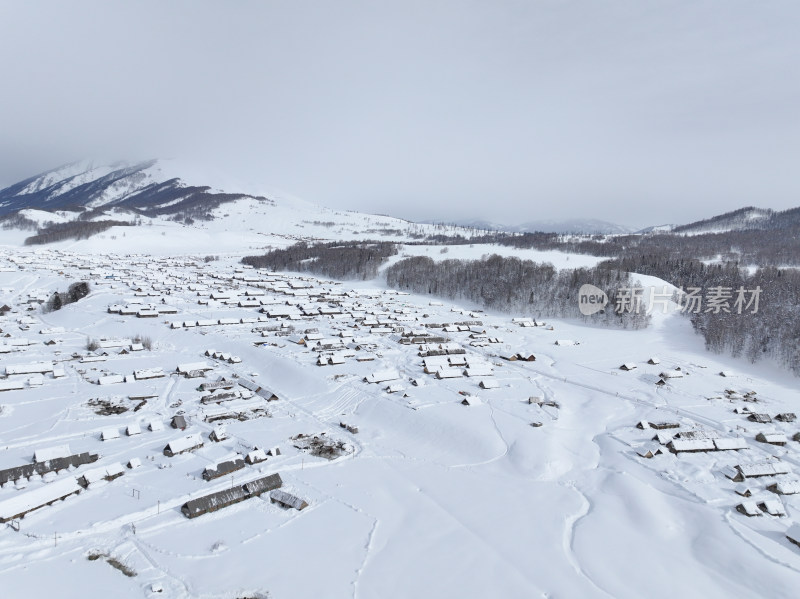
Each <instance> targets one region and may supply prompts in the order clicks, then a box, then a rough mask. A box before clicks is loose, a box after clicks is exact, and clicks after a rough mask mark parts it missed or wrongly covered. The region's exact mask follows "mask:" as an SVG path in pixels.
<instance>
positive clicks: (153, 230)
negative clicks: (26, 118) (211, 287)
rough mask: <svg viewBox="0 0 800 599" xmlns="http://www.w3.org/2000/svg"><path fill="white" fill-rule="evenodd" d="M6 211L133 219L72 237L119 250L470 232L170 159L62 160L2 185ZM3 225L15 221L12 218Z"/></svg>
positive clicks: (0, 201)
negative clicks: (332, 202) (257, 185)
mask: <svg viewBox="0 0 800 599" xmlns="http://www.w3.org/2000/svg"><path fill="white" fill-rule="evenodd" d="M4 215H5V216H7V217H10V216H12V215H15V216H17V217H21V219H17V225H18V228H23V229H26V228H27V229H30V228H31V227H33V226H34V225H36V226H38V227H43V226H45V225H47V224H48V223H49V224H64V223H68V222H70V221H76V222H77V221H78V220H79V219H82V220H95V221H97V220H114V221H124V222H129V223H131V224H135V225H137V226H135V227H124V228H114V229H112V230H109V231H108V232H106V233H105V234H104V235H103V236H102V237H93V238H91V239H89V240H85V241H86V242H85V243H84V242H79V245H78V248H76V249H80V248H84V247H85V249H101V250H109V249H112V247H113V249H117V250H119V251H135V250H137V249H141V248H142V247H148V248H153V249H154V251H159V249H161V250H164V251H169V252H174V251H183V252H192V251H198V252H199V251H231V250H232V249H233V248H236V249H247V250H249V249H254V248H262V247H264V246H266V245H275V244H278V245H285V244H288V243H294V242H296V241H301V240H303V241H314V240H339V239H379V238H380V239H390V240H408V239H411V238H420V237H425V236H428V235H434V234H445V235H448V234H461V235H464V236H465V237H469V236H471V235H473V234H474V231H471V230H469V229H465V228H462V227H452V226H443V225H431V224H416V223H412V222H409V221H406V220H403V219H399V218H393V217H389V216H379V215H371V214H363V213H358V212H350V211H343V210H334V209H330V208H326V207H323V206H320V205H317V204H314V203H312V202H308V201H306V200H302V199H299V198H296V197H293V196H290V195H288V194H285V193H280V192H275V191H272V190H261V189H259V190H254V189H252V188H250V187H248V186H247V185H242V184H240V183H237V182H235V181H230V180H229V179H227V178H226V177H225V176H224V175H222V176H221V175H219V174H218V173H214V172H212V171H209V170H207V169H200V168H197V167H193V166H192V165H187V164H184V163H181V162H179V161H176V160H157V161H156V160H151V161H147V162H140V163H135V164H129V163H114V164H103V165H97V164H94V163H91V162H78V163H74V164H70V165H66V166H63V167H60V168H58V169H54V170H52V171H48V172H47V173H43V174H40V175H37V176H35V177H31V178H29V179H26V180H25V181H22V182H20V183H18V184H16V185H12V186H10V187H7V188H6V189H4V190H0V217H2V216H4ZM7 226H12V227H13V226H14V222H10V223H8V224H7ZM18 237H20V236H19V235H10V236H9V238H7V239H6V240H5V241H6V243H12V244H13V243H16V242H17V238H18ZM154 237H161V238H167V239H154ZM22 239H24V236H23V237H22ZM123 240H125V241H123ZM111 241H114V242H115V243H113V244H111V243H110V242H111ZM72 243H73V242H71V241H67V242H61V245H62V246H63V245H71V244H72Z"/></svg>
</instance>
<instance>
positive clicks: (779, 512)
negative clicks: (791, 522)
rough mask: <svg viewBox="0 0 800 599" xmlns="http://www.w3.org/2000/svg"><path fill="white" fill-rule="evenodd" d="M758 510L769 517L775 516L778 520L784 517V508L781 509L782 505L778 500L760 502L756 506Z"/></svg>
mask: <svg viewBox="0 0 800 599" xmlns="http://www.w3.org/2000/svg"><path fill="white" fill-rule="evenodd" d="M758 508H759V509H760V510H761V511H762V512H766V513H767V514H769V515H770V516H777V517H778V518H782V517H783V516H785V515H786V508H784V507H783V503H781V502H780V500H778V499H767V500H765V501H762V502H760V503H759V504H758Z"/></svg>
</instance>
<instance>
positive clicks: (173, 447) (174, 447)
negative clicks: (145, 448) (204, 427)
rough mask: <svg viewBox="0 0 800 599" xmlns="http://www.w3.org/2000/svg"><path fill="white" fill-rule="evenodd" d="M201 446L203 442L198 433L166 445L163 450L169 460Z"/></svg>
mask: <svg viewBox="0 0 800 599" xmlns="http://www.w3.org/2000/svg"><path fill="white" fill-rule="evenodd" d="M202 446H203V440H202V439H201V438H200V433H194V434H191V435H186V436H185V437H181V438H180V439H175V440H174V441H170V442H169V443H167V446H166V447H165V448H164V455H165V456H167V457H169V458H171V457H173V456H176V455H178V454H181V453H186V452H187V451H192V450H194V449H198V448H200V447H202Z"/></svg>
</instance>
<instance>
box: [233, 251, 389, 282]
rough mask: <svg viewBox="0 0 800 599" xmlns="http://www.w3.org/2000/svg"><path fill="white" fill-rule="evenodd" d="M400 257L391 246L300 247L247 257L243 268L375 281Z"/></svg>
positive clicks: (243, 260) (244, 259)
mask: <svg viewBox="0 0 800 599" xmlns="http://www.w3.org/2000/svg"><path fill="white" fill-rule="evenodd" d="M396 253H397V246H396V245H395V244H393V243H387V242H346V243H342V242H338V243H337V242H335V243H318V244H313V245H308V244H306V243H296V244H295V245H292V246H290V247H288V248H285V249H281V250H273V251H271V252H268V253H266V254H264V255H262V256H245V257H244V258H243V259H242V263H243V264H249V265H250V266H253V267H254V268H265V269H267V270H275V271H292V272H310V273H313V274H317V275H322V276H325V277H330V278H332V279H342V280H348V279H361V280H367V279H374V278H375V277H376V276H377V275H378V270H379V269H380V267H381V265H383V264H384V262H386V260H388V259H389V258H390V257H391V256H394V255H395V254H396Z"/></svg>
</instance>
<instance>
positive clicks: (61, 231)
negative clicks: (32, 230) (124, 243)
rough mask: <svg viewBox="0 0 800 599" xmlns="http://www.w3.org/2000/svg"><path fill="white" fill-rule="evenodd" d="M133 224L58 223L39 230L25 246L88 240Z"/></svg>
mask: <svg viewBox="0 0 800 599" xmlns="http://www.w3.org/2000/svg"><path fill="white" fill-rule="evenodd" d="M127 226H131V223H128V222H125V221H119V220H95V221H70V222H67V223H56V224H52V225H49V226H47V227H44V228H42V229H39V231H38V232H37V233H36V235H32V236H30V237H28V238H26V239H25V245H41V244H45V243H55V242H57V241H64V240H67V239H88V238H89V237H91V236H92V235H97V234H98V233H102V232H103V231H107V230H108V229H110V228H111V227H127Z"/></svg>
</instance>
